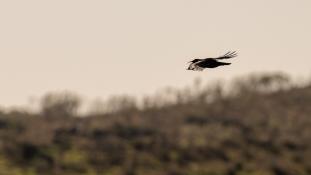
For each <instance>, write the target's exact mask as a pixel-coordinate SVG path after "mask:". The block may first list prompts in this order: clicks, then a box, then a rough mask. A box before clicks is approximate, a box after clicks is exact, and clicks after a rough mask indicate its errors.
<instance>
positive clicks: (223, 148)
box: [0, 73, 311, 175]
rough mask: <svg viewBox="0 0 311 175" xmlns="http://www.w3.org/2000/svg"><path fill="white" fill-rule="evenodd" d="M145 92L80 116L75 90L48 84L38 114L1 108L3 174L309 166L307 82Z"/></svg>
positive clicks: (246, 174) (303, 169) (301, 172)
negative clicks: (59, 90)
mask: <svg viewBox="0 0 311 175" xmlns="http://www.w3.org/2000/svg"><path fill="white" fill-rule="evenodd" d="M143 101H144V104H138V103H137V102H136V100H135V98H133V97H128V96H119V97H114V98H112V99H110V100H108V101H107V102H106V103H96V105H95V104H94V110H93V111H92V112H90V113H89V114H87V115H85V116H79V114H78V113H77V111H78V108H79V104H80V98H79V97H78V96H76V95H74V94H71V93H64V94H53V93H52V94H48V95H46V96H45V97H43V98H42V103H41V104H42V107H41V109H42V110H41V111H40V112H39V113H31V112H25V111H10V112H7V111H0V174H5V175H6V174H8V175H41V174H44V175H52V174H53V175H54V174H55V175H309V174H311V116H310V114H311V82H310V83H305V85H302V84H300V85H296V84H295V83H294V82H293V81H292V80H291V79H290V78H289V77H288V76H287V75H284V74H281V73H275V74H264V75H251V76H248V77H245V78H240V79H237V80H236V81H235V82H234V83H232V84H231V85H230V86H228V88H227V87H226V88H224V87H223V86H222V85H221V84H219V83H215V84H213V85H208V86H203V85H201V84H200V82H198V81H197V82H196V83H195V84H194V85H193V86H191V87H188V88H185V89H181V90H178V89H171V88H168V89H165V90H163V91H162V93H160V94H157V95H155V96H153V97H146V98H145V99H144V100H143Z"/></svg>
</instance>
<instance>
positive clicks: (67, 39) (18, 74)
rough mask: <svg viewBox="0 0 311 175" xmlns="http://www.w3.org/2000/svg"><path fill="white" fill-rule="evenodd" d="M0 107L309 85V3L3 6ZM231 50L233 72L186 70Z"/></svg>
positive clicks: (114, 1)
mask: <svg viewBox="0 0 311 175" xmlns="http://www.w3.org/2000/svg"><path fill="white" fill-rule="evenodd" d="M0 25H1V26H0V60H1V63H0V80H1V87H0V106H2V107H9V106H14V105H23V104H27V103H28V102H29V98H30V97H41V96H42V95H43V94H45V93H46V92H49V91H55V90H56V91H59V90H70V91H73V92H76V93H78V94H80V95H82V96H83V97H85V98H88V99H95V98H106V97H108V96H110V95H113V94H132V95H138V96H141V95H142V94H152V93H154V92H155V91H156V90H157V89H160V88H163V87H166V86H172V87H183V86H185V85H189V84H190V83H191V82H192V81H193V80H194V79H195V78H196V77H200V78H201V79H202V80H203V81H204V82H205V83H208V82H209V81H212V80H215V79H225V80H230V79H231V78H233V77H236V76H237V75H245V74H247V73H250V72H258V71H260V72H264V71H285V72H288V73H290V74H292V75H294V76H310V75H311V57H310V51H311V1H310V0H252V1H250V0H234V1H233V0H152V1H151V0H130V1H128V0H83V1H82V0H50V1H47V0H45V1H44V0H27V1H25V0H1V1H0ZM229 50H237V51H238V52H239V57H237V58H234V59H232V60H230V61H232V63H233V64H232V65H230V66H227V67H221V68H219V69H213V70H206V71H203V72H191V71H187V70H185V69H186V67H187V65H186V62H187V61H189V60H190V59H193V58H202V57H216V56H219V55H221V54H224V53H225V52H227V51H229Z"/></svg>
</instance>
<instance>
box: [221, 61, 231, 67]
mask: <svg viewBox="0 0 311 175" xmlns="http://www.w3.org/2000/svg"><path fill="white" fill-rule="evenodd" d="M230 64H231V63H224V62H221V66H225V65H230Z"/></svg>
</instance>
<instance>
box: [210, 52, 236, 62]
mask: <svg viewBox="0 0 311 175" xmlns="http://www.w3.org/2000/svg"><path fill="white" fill-rule="evenodd" d="M236 56H238V54H237V53H236V51H234V52H227V53H226V54H224V55H223V56H220V57H217V58H215V59H217V60H222V59H229V58H233V57H236Z"/></svg>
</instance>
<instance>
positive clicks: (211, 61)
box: [187, 51, 238, 71]
mask: <svg viewBox="0 0 311 175" xmlns="http://www.w3.org/2000/svg"><path fill="white" fill-rule="evenodd" d="M236 56H238V54H237V53H236V51H234V52H227V53H226V54H225V55H223V56H220V57H217V58H205V59H194V60H192V61H190V62H189V63H191V64H190V65H189V67H188V69H187V70H194V71H202V70H204V69H205V68H215V67H218V66H224V65H230V64H231V63H225V62H219V61H218V60H222V59H229V58H233V57H236Z"/></svg>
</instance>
